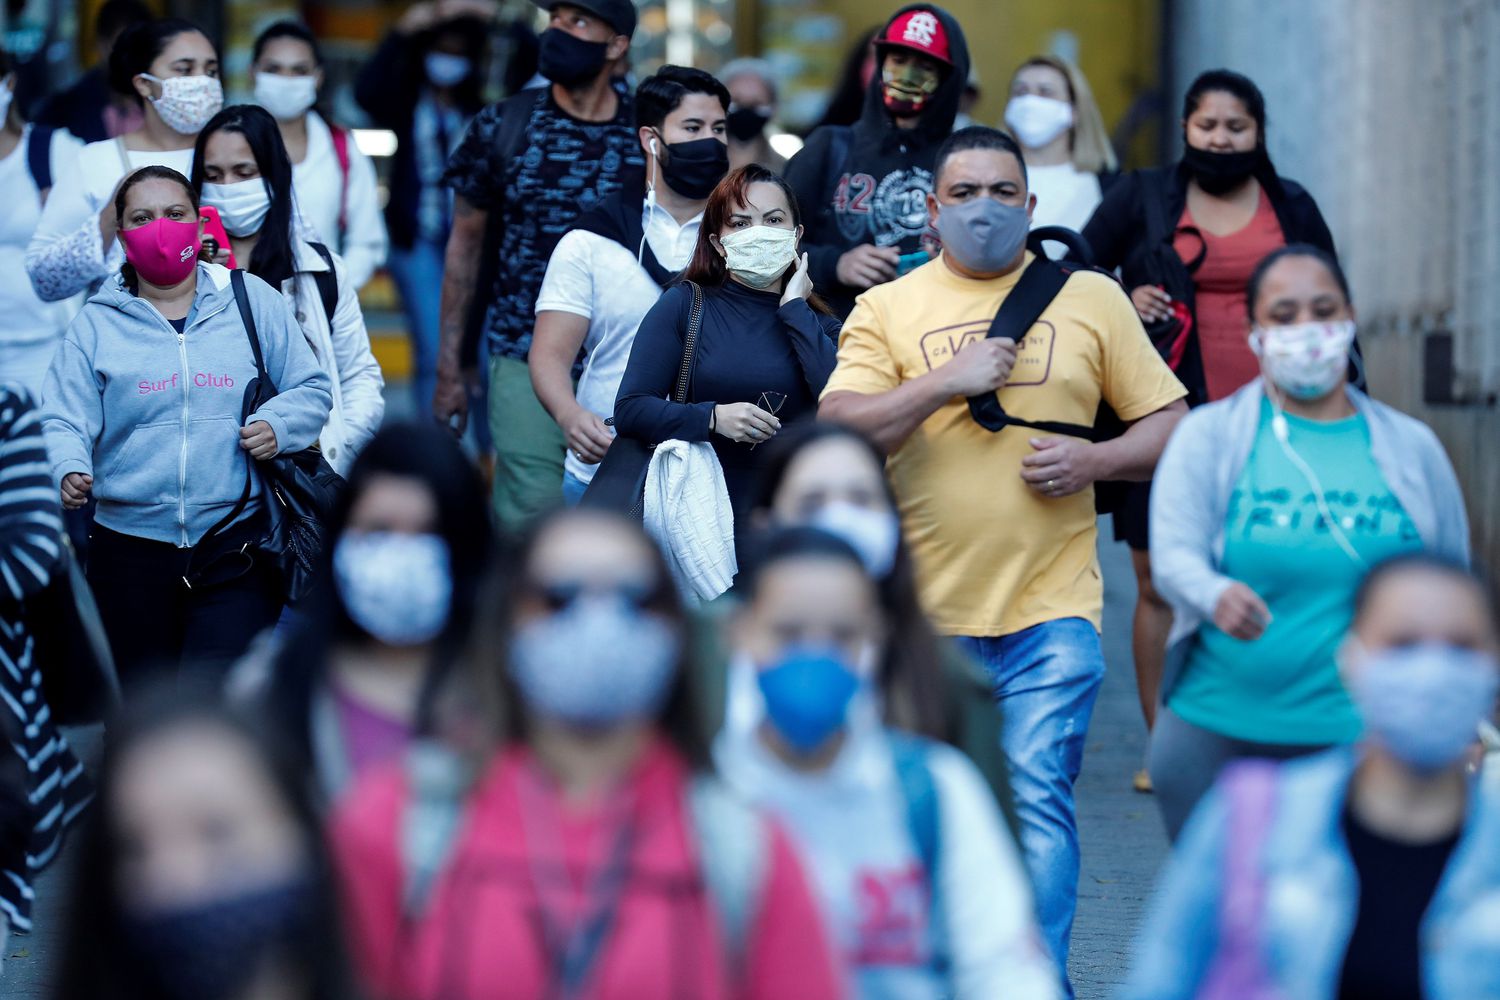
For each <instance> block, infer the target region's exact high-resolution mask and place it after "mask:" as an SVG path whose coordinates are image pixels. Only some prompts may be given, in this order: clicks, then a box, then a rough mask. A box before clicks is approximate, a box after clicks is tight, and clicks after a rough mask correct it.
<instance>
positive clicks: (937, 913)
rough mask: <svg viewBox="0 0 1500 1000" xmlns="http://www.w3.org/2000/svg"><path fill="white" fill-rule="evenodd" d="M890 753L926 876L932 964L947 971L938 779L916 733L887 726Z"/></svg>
mask: <svg viewBox="0 0 1500 1000" xmlns="http://www.w3.org/2000/svg"><path fill="white" fill-rule="evenodd" d="M887 733H888V738H889V740H890V743H891V755H892V758H893V760H894V763H895V765H896V780H897V781H898V782H899V783H900V785H901V797H902V800H903V801H904V803H905V804H906V826H907V829H908V830H909V831H910V833H911V838H912V841H913V843H915V844H916V847H917V857H918V859H919V860H920V861H921V862H922V872H923V876H924V877H925V878H926V880H927V919H928V931H929V937H930V943H931V945H932V958H933V966H934V967H935V968H936V969H937V970H938V971H939V972H941V973H943V974H945V975H946V974H947V972H948V968H949V964H950V962H949V956H948V946H947V942H948V930H947V926H946V923H945V921H944V920H943V898H942V893H941V891H940V887H941V885H940V880H939V878H938V871H939V862H940V860H941V858H942V848H943V830H942V826H943V824H942V812H941V803H940V802H939V800H938V790H937V782H936V781H935V780H934V779H933V776H932V765H931V762H930V761H929V760H928V746H929V744H928V742H927V741H926V740H924V739H922V738H921V737H919V736H913V735H912V734H910V733H904V732H901V731H899V730H887Z"/></svg>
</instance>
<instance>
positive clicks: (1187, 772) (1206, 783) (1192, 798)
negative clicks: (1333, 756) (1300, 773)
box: [1146, 706, 1327, 844]
mask: <svg viewBox="0 0 1500 1000" xmlns="http://www.w3.org/2000/svg"><path fill="white" fill-rule="evenodd" d="M1326 749H1327V746H1326V745H1324V744H1316V745H1308V744H1287V743H1252V742H1250V741H1248V740H1237V739H1234V738H1233V737H1231V736H1224V735H1222V734H1220V733H1216V732H1213V731H1212V730H1208V729H1204V728H1202V727H1201V726H1195V725H1193V724H1192V723H1191V722H1188V721H1187V720H1185V719H1183V718H1182V717H1180V716H1178V715H1176V714H1175V713H1174V712H1173V711H1172V710H1171V709H1169V708H1167V707H1165V706H1162V707H1161V708H1159V709H1158V710H1157V713H1156V725H1155V726H1154V727H1152V730H1151V749H1150V752H1149V753H1148V755H1147V760H1146V769H1147V770H1148V771H1149V772H1150V774H1151V784H1152V786H1153V787H1154V789H1155V791H1156V805H1157V808H1159V809H1160V810H1161V818H1162V821H1163V822H1164V823H1166V826H1167V839H1169V840H1171V841H1172V842H1173V843H1174V844H1175V843H1176V842H1177V837H1178V835H1179V834H1180V833H1182V827H1183V824H1185V823H1186V822H1187V820H1188V817H1189V816H1191V815H1192V813H1193V807H1194V806H1196V805H1197V804H1198V800H1199V799H1201V798H1203V796H1205V795H1207V794H1208V790H1209V789H1210V788H1212V787H1213V785H1214V781H1215V780H1217V779H1218V777H1219V772H1220V771H1221V770H1223V769H1224V765H1226V764H1228V763H1229V762H1230V761H1234V760H1238V759H1240V758H1242V757H1263V758H1269V759H1271V760H1291V759H1292V758H1294V757H1305V756H1307V755H1308V754H1313V753H1317V752H1318V751H1320V750H1326Z"/></svg>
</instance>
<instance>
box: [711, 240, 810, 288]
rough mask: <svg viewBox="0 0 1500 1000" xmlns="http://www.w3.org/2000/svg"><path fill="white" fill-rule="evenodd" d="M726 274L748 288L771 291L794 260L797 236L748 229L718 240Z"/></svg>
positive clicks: (795, 257)
mask: <svg viewBox="0 0 1500 1000" xmlns="http://www.w3.org/2000/svg"><path fill="white" fill-rule="evenodd" d="M719 244H720V245H721V246H723V248H724V264H725V266H726V267H728V268H729V273H730V274H732V275H734V276H735V277H736V278H738V279H740V280H741V281H743V282H744V283H745V284H747V285H749V286H750V287H751V288H770V287H771V286H772V285H774V284H775V283H776V282H777V281H779V280H780V279H781V276H782V275H784V274H786V269H787V268H789V267H791V266H792V262H793V261H795V260H796V259H797V232H796V230H794V229H778V228H776V227H775V226H751V227H750V228H748V229H741V230H740V231H739V232H735V233H730V234H729V235H728V236H721V237H719Z"/></svg>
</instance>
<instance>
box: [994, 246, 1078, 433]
mask: <svg viewBox="0 0 1500 1000" xmlns="http://www.w3.org/2000/svg"><path fill="white" fill-rule="evenodd" d="M1074 273H1075V272H1074V271H1073V270H1071V269H1069V268H1066V267H1063V266H1061V265H1059V264H1058V263H1056V262H1055V261H1051V260H1048V259H1047V258H1046V257H1045V256H1042V255H1037V256H1036V257H1035V258H1033V260H1032V261H1031V263H1030V264H1028V265H1026V270H1025V271H1022V272H1021V277H1020V280H1019V281H1017V282H1016V286H1015V287H1014V288H1012V289H1011V290H1010V294H1009V295H1007V296H1006V297H1005V301H1004V302H1002V303H1000V310H999V311H998V312H996V313H995V318H994V320H993V321H991V323H990V329H989V332H988V333H986V334H985V338H986V339H989V338H991V337H1008V338H1010V339H1011V340H1013V341H1015V342H1016V345H1017V346H1020V344H1021V342H1022V340H1024V339H1025V337H1026V332H1027V331H1028V330H1030V329H1031V328H1032V327H1033V326H1035V325H1036V322H1037V320H1039V319H1041V318H1042V313H1044V312H1046V311H1047V307H1048V306H1050V305H1051V304H1052V300H1053V299H1055V298H1057V295H1058V293H1059V292H1061V291H1062V289H1063V285H1065V284H1067V283H1068V278H1070V277H1072V275H1073V274H1074ZM969 413H970V415H972V416H973V418H974V422H975V423H977V424H979V426H981V427H983V428H984V429H985V430H987V431H992V432H998V431H1001V430H1003V429H1005V428H1006V427H1027V428H1030V429H1032V430H1038V431H1042V432H1044V433H1047V434H1062V435H1065V436H1067V437H1078V438H1083V439H1084V440H1085V441H1097V440H1099V439H1100V435H1099V432H1098V431H1097V430H1096V429H1095V428H1093V427H1091V426H1085V425H1083V424H1070V423H1064V422H1063V421H1058V420H1023V419H1021V418H1020V417H1013V416H1011V415H1010V414H1009V413H1006V412H1005V408H1004V407H1003V406H1001V405H1000V394H999V393H998V392H987V393H984V394H982V395H979V396H970V397H969Z"/></svg>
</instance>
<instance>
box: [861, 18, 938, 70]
mask: <svg viewBox="0 0 1500 1000" xmlns="http://www.w3.org/2000/svg"><path fill="white" fill-rule="evenodd" d="M876 44H877V45H878V46H880V47H889V46H899V47H900V48H903V49H910V50H911V51H913V52H920V53H922V55H924V56H929V57H931V58H933V59H936V60H937V61H938V62H940V63H942V64H943V65H945V66H952V65H953V56H952V55H951V54H949V51H948V30H947V29H946V28H944V27H943V20H942V18H940V17H938V16H937V14H935V13H933V12H932V11H930V10H923V9H922V8H920V7H919V8H917V9H916V10H909V11H907V12H906V13H905V14H902V15H901V16H899V17H897V18H896V19H895V20H894V21H892V22H891V23H890V24H888V25H886V29H885V32H884V33H883V34H882V35H881V36H880V38H879V39H877V41H876Z"/></svg>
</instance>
